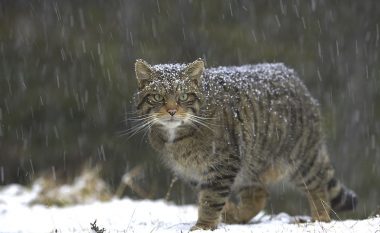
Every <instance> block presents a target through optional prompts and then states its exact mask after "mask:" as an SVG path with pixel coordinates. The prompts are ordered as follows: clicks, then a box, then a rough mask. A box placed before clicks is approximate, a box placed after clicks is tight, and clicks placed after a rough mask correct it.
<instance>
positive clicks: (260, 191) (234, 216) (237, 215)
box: [222, 186, 268, 224]
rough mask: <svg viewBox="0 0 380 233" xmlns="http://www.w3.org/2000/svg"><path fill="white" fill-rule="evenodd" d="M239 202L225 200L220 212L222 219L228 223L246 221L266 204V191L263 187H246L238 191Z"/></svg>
mask: <svg viewBox="0 0 380 233" xmlns="http://www.w3.org/2000/svg"><path fill="white" fill-rule="evenodd" d="M238 196H239V199H240V200H239V202H238V204H237V205H236V204H235V203H233V202H227V203H226V205H225V206H224V209H223V212H222V221H223V222H225V223H229V224H243V223H248V222H249V221H250V220H251V219H252V218H253V217H254V216H256V215H257V214H258V213H259V212H260V211H261V210H262V209H264V207H265V205H266V200H267V197H268V192H267V190H266V189H265V188H264V187H259V186H258V187H254V186H251V187H246V188H243V189H241V190H240V191H239V193H238Z"/></svg>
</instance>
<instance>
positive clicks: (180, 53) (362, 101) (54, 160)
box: [0, 0, 380, 217]
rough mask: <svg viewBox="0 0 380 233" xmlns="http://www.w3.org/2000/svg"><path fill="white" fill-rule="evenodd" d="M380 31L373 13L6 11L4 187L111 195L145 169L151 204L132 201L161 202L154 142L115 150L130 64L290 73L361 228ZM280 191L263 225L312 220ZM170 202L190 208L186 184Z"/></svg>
mask: <svg viewBox="0 0 380 233" xmlns="http://www.w3.org/2000/svg"><path fill="white" fill-rule="evenodd" d="M379 24H380V4H379V2H378V1H376V0H372V1H370V0H368V1H356V0H350V1H334V0H310V1H301V0H291V1H285V0H282V1H277V0H276V1H274V0H272V1H267V0H262V1H248V0H246V1H219V0H218V1H217V0H208V1H201V0H194V1H166V0H163V1H161V0H157V1H138V0H136V1H105V0H104V1H75V0H72V1H16V0H15V1H0V185H6V184H9V183H14V182H18V183H22V184H30V183H31V182H32V181H33V180H35V179H36V178H38V177H39V176H40V175H42V174H47V175H54V176H53V177H58V180H60V181H68V180H70V179H72V178H73V177H75V176H76V175H78V174H79V172H80V171H81V169H82V168H83V167H94V166H97V167H100V168H101V176H102V178H103V179H104V180H106V181H107V182H108V183H109V184H110V186H111V189H113V190H115V189H116V188H117V187H118V185H119V184H120V180H121V176H122V175H123V174H124V173H125V172H128V171H130V170H131V169H132V168H134V167H135V166H142V172H141V173H139V175H138V176H135V177H134V179H135V183H136V184H137V185H139V186H140V188H141V189H143V190H145V192H146V193H147V194H146V195H141V192H140V193H139V194H137V193H136V192H134V191H133V190H127V191H126V192H125V195H128V196H131V197H135V198H138V197H140V198H148V197H149V198H164V196H165V193H166V192H167V190H168V187H169V183H170V180H171V178H172V176H171V175H170V174H169V173H168V172H167V171H166V169H165V168H164V167H163V166H162V165H161V164H160V162H159V159H157V155H156V154H155V153H154V152H153V151H152V150H151V149H149V146H148V144H147V143H146V139H145V138H143V137H142V135H137V136H135V137H132V138H131V139H128V138H127V137H126V136H120V132H122V131H125V130H126V129H127V128H128V127H130V125H129V123H124V119H125V118H126V117H125V116H126V115H127V116H128V113H131V112H132V111H133V107H132V106H133V103H132V95H133V92H134V91H135V89H136V81H135V77H134V72H133V69H134V67H133V63H134V61H135V60H136V59H137V58H143V59H145V60H147V61H148V62H150V63H153V64H154V63H173V62H181V63H182V62H191V61H193V60H195V59H196V58H198V57H202V58H204V59H205V60H206V61H207V65H208V66H218V65H239V64H246V63H260V62H283V63H285V64H287V65H288V66H290V67H293V68H294V69H295V70H296V71H297V72H298V73H299V75H300V76H301V79H302V80H304V82H305V84H306V86H307V87H308V88H309V89H310V91H311V92H312V94H313V95H314V97H315V98H316V99H318V100H319V101H320V103H321V108H322V112H323V115H324V129H325V131H326V140H327V142H328V146H329V151H330V152H331V159H332V161H333V162H334V165H335V167H336V173H337V177H339V178H340V179H341V180H343V181H344V183H345V184H346V185H347V186H349V187H351V188H352V189H354V190H355V191H356V192H357V193H358V195H359V197H360V205H359V207H358V210H357V212H355V213H353V216H354V217H366V216H368V215H369V214H370V213H371V211H372V210H374V209H375V206H376V205H378V204H379V196H380V179H379V178H380V168H379V165H380V146H379V142H380V106H379V101H380V78H379V75H380V68H379V67H380V64H379V54H380V35H379V34H380V32H379V31H380V25H379ZM57 182H58V181H57ZM274 189H276V190H277V191H276V192H275V194H274V195H273V196H272V198H271V199H270V202H269V204H268V207H267V209H268V211H269V212H275V213H277V212H280V211H288V212H290V213H292V214H300V213H307V205H305V202H299V201H298V200H299V197H300V196H299V194H295V191H294V190H288V188H283V186H282V185H279V186H277V188H274ZM286 190H287V191H286ZM170 200H172V201H175V202H176V203H189V202H193V201H194V200H195V194H194V193H193V192H192V191H190V190H189V189H188V188H187V187H186V186H185V185H183V184H182V183H180V182H179V183H176V184H175V185H174V187H173V191H172V192H171V198H170Z"/></svg>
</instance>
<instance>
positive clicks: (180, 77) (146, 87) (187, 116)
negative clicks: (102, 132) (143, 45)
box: [135, 60, 204, 129]
mask: <svg viewBox="0 0 380 233" xmlns="http://www.w3.org/2000/svg"><path fill="white" fill-rule="evenodd" d="M203 70H204V63H203V61H202V60H196V61H194V62H193V63H190V64H188V65H183V64H165V65H154V66H151V65H149V64H148V63H146V62H145V61H143V60H137V61H136V64H135V71H136V78H137V81H138V86H139V91H138V93H137V110H138V112H139V114H140V116H142V117H143V118H144V117H146V119H147V121H146V122H149V123H148V124H151V125H153V124H159V125H161V126H163V127H165V128H167V129H175V128H177V127H178V126H186V125H191V124H193V123H194V122H196V121H197V113H198V112H199V109H200V105H201V102H202V94H201V93H202V92H201V91H200V88H201V87H200V84H201V78H202V74H203Z"/></svg>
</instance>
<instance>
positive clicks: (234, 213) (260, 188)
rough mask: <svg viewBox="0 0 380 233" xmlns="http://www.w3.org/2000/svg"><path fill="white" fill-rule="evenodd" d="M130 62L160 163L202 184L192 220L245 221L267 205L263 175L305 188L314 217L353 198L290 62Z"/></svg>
mask: <svg viewBox="0 0 380 233" xmlns="http://www.w3.org/2000/svg"><path fill="white" fill-rule="evenodd" d="M135 71H136V77H137V81H138V92H137V93H136V95H135V101H136V107H137V111H138V114H139V116H140V119H141V122H142V123H141V125H138V127H137V128H136V129H138V130H142V129H145V130H147V131H148V135H149V136H148V137H149V141H150V144H151V146H152V147H153V148H154V149H155V150H156V151H158V152H159V153H160V155H161V156H160V157H161V158H162V160H163V161H164V163H165V164H166V165H167V166H168V167H169V168H170V169H171V170H172V171H173V172H174V173H175V174H176V175H177V176H179V177H181V178H182V179H183V180H185V181H187V182H189V183H190V184H192V185H193V186H195V187H196V188H197V189H199V210H198V221H197V222H196V224H195V226H193V227H192V228H191V230H196V229H215V228H216V227H217V224H218V222H219V221H220V220H222V221H224V222H226V223H247V222H249V221H250V220H251V218H252V217H254V216H255V215H256V214H257V213H258V212H259V211H260V210H262V209H263V208H264V207H265V203H266V198H267V196H268V191H267V188H266V187H267V185H268V184H269V183H272V182H275V181H278V180H281V179H287V180H288V181H289V182H290V183H293V184H294V185H295V186H296V187H298V188H299V189H300V190H302V191H303V192H304V193H305V194H306V196H307V197H308V200H309V203H310V209H311V216H312V218H313V219H314V220H319V221H330V210H331V209H333V210H334V211H339V210H352V209H354V208H355V206H356V203H357V197H356V195H355V193H354V192H352V191H350V190H349V189H347V188H345V186H343V185H342V184H341V183H340V182H339V181H338V180H337V179H336V178H334V169H333V167H332V165H331V163H330V161H329V157H328V154H327V150H326V145H325V142H324V139H323V133H322V131H321V115H320V110H319V106H318V103H317V101H316V100H315V99H313V98H312V97H311V95H310V93H309V91H308V90H307V89H306V88H305V86H304V85H303V83H302V82H301V81H300V79H299V78H298V76H297V74H296V73H295V72H294V71H293V70H292V69H289V68H287V67H286V66H284V65H283V64H258V65H245V66H235V67H217V68H209V69H205V68H204V62H203V61H202V60H201V59H198V60H196V61H194V62H192V63H190V64H161V65H154V66H151V65H149V64H148V63H147V62H145V61H143V60H137V61H136V63H135ZM232 194H237V196H238V197H239V202H238V203H237V204H235V203H234V202H232V201H229V199H230V197H231V195H232Z"/></svg>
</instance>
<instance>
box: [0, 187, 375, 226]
mask: <svg viewBox="0 0 380 233" xmlns="http://www.w3.org/2000/svg"><path fill="white" fill-rule="evenodd" d="M36 195H37V191H36V190H35V189H32V190H27V189H25V188H23V187H21V186H19V185H9V186H6V187H4V188H2V189H0V232H12V233H13V232H36V233H37V232H38V233H43V232H94V231H92V230H91V226H90V223H93V222H94V221H95V220H96V221H97V222H96V225H97V226H98V227H99V228H100V229H101V228H105V229H106V230H105V231H104V232H142V233H145V232H146V233H149V232H188V231H189V229H190V227H191V226H192V225H193V224H194V223H195V221H196V218H197V208H196V206H175V205H173V204H170V203H167V202H165V201H147V200H145V201H134V200H130V199H127V198H125V199H122V200H117V199H114V200H111V201H109V202H97V201H94V202H93V203H90V204H81V205H75V206H71V207H64V208H59V207H46V206H43V205H32V206H31V205H30V204H29V203H30V201H31V200H33V199H35V198H36ZM293 219H294V218H293V217H290V216H289V215H287V214H279V215H276V216H269V215H265V214H263V213H261V214H259V216H257V217H256V218H255V219H254V220H252V222H251V224H247V225H225V224H220V225H219V228H218V229H217V230H215V231H213V233H219V232H239V233H245V232H247V233H248V232H249V233H251V232H380V217H377V218H371V219H366V220H346V221H333V222H331V223H318V222H317V223H304V224H295V223H291V222H292V221H293ZM197 232H198V231H197Z"/></svg>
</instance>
